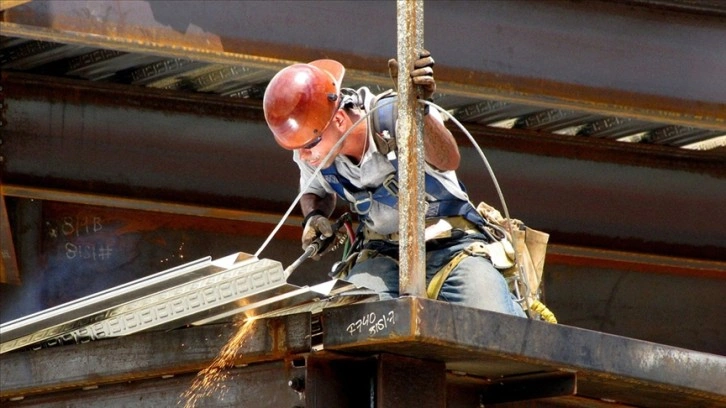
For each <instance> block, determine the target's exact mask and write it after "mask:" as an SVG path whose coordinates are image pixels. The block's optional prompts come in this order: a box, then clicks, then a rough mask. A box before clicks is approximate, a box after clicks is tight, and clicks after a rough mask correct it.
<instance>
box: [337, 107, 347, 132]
mask: <svg viewBox="0 0 726 408" xmlns="http://www.w3.org/2000/svg"><path fill="white" fill-rule="evenodd" d="M347 120H350V118H349V117H348V114H347V113H345V110H344V109H338V110H337V111H336V112H335V115H333V124H334V125H335V127H337V128H338V130H340V131H345V130H346V128H345V123H346V121H347Z"/></svg>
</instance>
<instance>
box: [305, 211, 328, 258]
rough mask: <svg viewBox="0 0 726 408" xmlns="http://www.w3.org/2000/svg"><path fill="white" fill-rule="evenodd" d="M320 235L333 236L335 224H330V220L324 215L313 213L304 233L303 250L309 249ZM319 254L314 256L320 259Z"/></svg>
mask: <svg viewBox="0 0 726 408" xmlns="http://www.w3.org/2000/svg"><path fill="white" fill-rule="evenodd" d="M318 236H320V237H322V238H330V237H332V236H333V226H332V225H331V224H330V220H329V219H327V218H326V217H324V216H322V215H313V216H312V217H310V219H308V221H307V222H306V223H305V227H304V228H303V234H302V248H303V250H306V249H308V247H309V246H310V244H312V243H313V241H315V239H316V238H318ZM319 258H320V257H319V255H316V256H314V257H313V259H319Z"/></svg>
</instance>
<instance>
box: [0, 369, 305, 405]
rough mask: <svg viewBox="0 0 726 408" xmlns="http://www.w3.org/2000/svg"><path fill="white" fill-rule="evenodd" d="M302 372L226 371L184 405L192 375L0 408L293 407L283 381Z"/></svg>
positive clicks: (296, 399) (294, 397)
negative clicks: (214, 388) (216, 388)
mask: <svg viewBox="0 0 726 408" xmlns="http://www.w3.org/2000/svg"><path fill="white" fill-rule="evenodd" d="M304 372H305V368H304V367H292V366H290V365H289V363H287V362H284V361H274V362H269V363H261V364H255V365H250V366H245V367H233V368H229V369H227V371H226V372H225V375H224V377H221V378H220V379H219V380H217V381H215V382H210V385H212V384H213V385H215V386H216V387H218V390H221V391H216V392H210V393H205V394H204V395H199V396H196V397H195V399H194V404H192V403H191V402H190V397H193V396H195V394H193V393H192V394H190V395H187V393H188V392H189V390H190V387H191V386H192V384H193V381H194V380H195V376H194V375H193V374H185V375H164V376H159V377H154V378H149V379H146V380H142V381H132V382H127V383H119V384H109V385H101V386H99V387H95V386H92V387H84V388H82V389H75V390H68V391H62V392H54V393H49V394H45V395H38V396H29V397H26V398H23V399H15V400H13V401H6V402H5V405H3V406H5V407H8V408H16V407H17V408H29V407H35V408H51V407H58V406H59V405H61V406H68V407H81V406H82V407H101V406H102V407H105V408H126V407H136V408H158V407H177V406H179V407H223V406H227V407H255V408H280V407H285V408H286V407H295V406H299V404H300V394H299V393H298V392H296V391H295V390H293V389H292V388H290V386H289V385H288V382H289V381H290V379H291V378H294V377H295V376H299V375H303V374H304ZM201 391H206V390H204V389H202V390H201ZM187 404H189V405H187Z"/></svg>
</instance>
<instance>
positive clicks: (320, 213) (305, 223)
mask: <svg viewBox="0 0 726 408" xmlns="http://www.w3.org/2000/svg"><path fill="white" fill-rule="evenodd" d="M316 215H322V216H323V217H325V213H324V212H322V211H320V210H312V211H310V212H309V213H308V215H306V216H305V218H303V222H302V227H303V228H305V226H306V225H307V224H308V221H309V220H310V219H311V218H313V217H315V216H316Z"/></svg>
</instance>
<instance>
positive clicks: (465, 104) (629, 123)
mask: <svg viewBox="0 0 726 408" xmlns="http://www.w3.org/2000/svg"><path fill="white" fill-rule="evenodd" d="M0 68H1V69H2V70H5V71H16V72H26V73H33V74H38V75H45V76H52V77H65V78H77V79H81V80H87V81H93V82H110V83H117V84H127V85H132V86H144V87H149V88H161V89H169V90H176V91H181V92H197V93H209V94H216V95H221V96H228V97H234V98H251V99H261V98H262V95H263V94H264V89H265V86H266V84H267V82H268V81H269V80H270V79H271V78H272V76H273V75H274V74H275V71H274V70H266V69H260V68H255V67H250V66H244V65H222V64H215V63H207V62H199V61H193V60H190V59H183V58H166V57H160V56H154V55H149V54H143V53H128V52H122V51H116V50H110V49H102V48H94V47H89V46H78V45H72V44H62V43H56V42H48V41H38V40H29V39H23V38H15V37H7V36H2V37H0ZM345 85H346V86H358V85H369V84H360V83H357V84H349V83H346V84H345ZM373 88H380V87H378V86H375V85H374V86H373ZM435 102H436V103H438V104H439V105H440V106H442V107H444V108H446V109H447V110H450V111H451V112H453V113H454V115H455V116H456V117H457V119H459V120H460V121H462V122H463V123H476V124H481V125H487V126H493V127H498V128H516V129H529V130H536V131H539V132H544V133H553V134H559V135H570V136H575V137H591V138H601V139H610V140H616V141H620V142H626V143H641V144H654V145H663V146H671V147H678V148H684V149H693V150H711V151H718V152H723V153H724V154H726V149H724V147H725V146H726V133H724V132H723V131H715V130H708V129H699V128H694V127H687V126H677V125H671V124H664V123H657V122H646V121H642V120H635V119H632V118H626V117H615V116H601V115H597V114H592V113H589V112H585V111H576V110H561V109H551V108H549V107H545V106H536V105H523V104H516V103H511V102H505V101H500V100H492V99H475V98H466V97H461V96H454V95H447V94H439V95H438V97H437V99H436V100H435Z"/></svg>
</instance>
